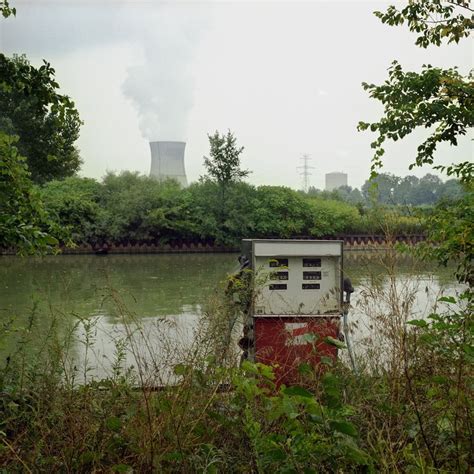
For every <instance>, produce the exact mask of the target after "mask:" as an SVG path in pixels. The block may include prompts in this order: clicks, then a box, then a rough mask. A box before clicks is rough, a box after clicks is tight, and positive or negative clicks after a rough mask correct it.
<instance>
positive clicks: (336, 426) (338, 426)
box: [329, 420, 357, 437]
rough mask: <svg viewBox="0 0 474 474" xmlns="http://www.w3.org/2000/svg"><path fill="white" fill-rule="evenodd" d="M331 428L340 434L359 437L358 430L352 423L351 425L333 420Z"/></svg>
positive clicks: (330, 424)
mask: <svg viewBox="0 0 474 474" xmlns="http://www.w3.org/2000/svg"><path fill="white" fill-rule="evenodd" d="M329 426H330V427H331V428H332V429H333V430H334V431H337V432H339V433H343V434H346V435H349V436H352V437H356V436H357V430H356V428H355V426H354V425H353V424H352V423H349V422H348V421H337V420H333V421H330V422H329Z"/></svg>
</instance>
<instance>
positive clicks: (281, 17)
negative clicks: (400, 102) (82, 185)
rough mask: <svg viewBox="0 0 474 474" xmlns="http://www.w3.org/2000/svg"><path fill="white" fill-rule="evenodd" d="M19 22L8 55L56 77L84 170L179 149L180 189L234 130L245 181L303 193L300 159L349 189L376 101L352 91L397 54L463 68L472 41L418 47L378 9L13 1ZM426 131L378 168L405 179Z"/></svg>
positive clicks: (359, 177) (356, 180)
mask: <svg viewBox="0 0 474 474" xmlns="http://www.w3.org/2000/svg"><path fill="white" fill-rule="evenodd" d="M14 6H16V7H17V17H16V18H9V19H8V20H2V21H1V22H0V46H1V50H2V51H3V52H5V53H6V54H13V53H19V54H21V53H25V54H26V55H27V56H28V58H29V59H30V60H31V61H32V63H33V64H35V65H39V64H40V63H41V60H42V58H45V59H47V60H48V61H50V62H51V63H52V65H53V67H55V69H56V75H57V80H58V82H59V83H60V84H61V90H62V92H63V93H65V94H68V95H69V96H71V97H72V98H73V99H74V101H75V103H76V106H77V108H78V110H79V112H80V114H81V118H82V119H83V120H84V126H83V127H82V129H81V137H80V139H79V142H78V146H79V148H80V151H81V156H82V157H83V159H84V165H83V168H82V171H81V174H82V175H84V176H91V177H95V178H100V177H101V176H103V175H104V174H105V172H106V171H107V170H116V171H120V170H137V171H140V172H142V173H148V170H149V167H150V153H149V147H148V140H184V141H186V142H187V146H186V170H187V175H188V179H189V181H193V180H196V179H197V178H198V177H199V176H200V175H202V174H203V172H204V170H203V167H202V163H203V158H202V157H203V155H206V154H208V149H209V147H208V139H207V134H208V133H213V132H214V131H215V130H216V129H217V130H219V131H221V132H226V131H227V129H231V130H232V131H233V132H234V133H235V135H236V137H237V139H238V144H239V145H243V146H245V151H244V153H243V155H242V156H243V160H242V161H243V163H242V166H243V167H244V168H248V169H250V170H252V171H253V173H252V174H251V175H250V177H249V181H250V182H253V183H254V184H275V185H287V186H291V187H294V188H301V186H302V180H301V176H300V175H299V174H298V171H299V170H297V166H300V165H301V160H300V158H301V156H302V155H303V154H304V153H306V154H309V155H310V156H311V158H312V160H311V162H310V165H311V166H314V169H313V170H312V173H313V174H312V176H311V177H310V182H309V184H310V185H312V186H316V187H319V188H323V187H324V174H325V173H327V172H331V171H344V172H347V173H348V175H349V185H351V186H356V187H359V186H361V185H362V184H363V182H364V181H365V179H367V177H368V174H369V166H370V159H371V151H372V150H371V149H370V142H371V140H372V139H373V138H374V137H373V136H372V135H371V134H370V133H367V132H366V133H359V132H357V130H356V126H357V123H358V121H359V120H365V121H371V120H376V119H377V118H378V117H379V116H380V113H381V108H380V105H379V104H378V103H377V102H375V101H374V100H371V99H370V98H369V97H368V95H367V93H366V92H365V91H363V90H362V87H361V82H362V81H366V82H373V83H381V82H383V81H384V80H385V79H386V77H387V68H388V67H389V66H390V64H391V62H392V60H394V59H397V60H398V61H399V62H400V63H401V64H402V66H403V67H404V69H406V70H410V69H411V70H419V69H420V67H421V65H422V64H426V63H430V64H433V65H436V66H442V67H451V66H455V65H458V66H459V67H460V70H461V72H462V73H465V72H466V71H467V70H469V69H470V68H471V67H472V43H470V42H469V41H468V40H467V41H464V42H461V43H460V44H459V45H450V46H443V47H441V48H435V47H431V48H429V49H427V50H424V49H420V48H417V47H416V46H415V45H414V35H412V34H411V33H409V32H408V31H407V29H406V28H404V27H397V28H391V27H389V26H386V25H383V24H381V23H380V21H379V20H378V19H377V18H376V17H375V16H374V15H373V14H372V12H373V10H374V9H383V8H384V6H386V4H384V3H382V2H378V1H377V2H357V1H352V2H339V1H331V2H329V1H328V2H319V1H314V2H304V3H303V2H302V3H298V2H240V3H239V2H233V3H228V2H205V3H199V2H190V3H182V2H176V3H160V2H154V3H151V2H141V1H137V2H127V1H103V2H90V1H86V0H77V1H63V2H47V1H41V0H37V1H35V2H26V1H16V2H14ZM425 135H426V131H420V132H419V133H417V134H416V135H415V136H413V137H409V138H408V139H406V140H403V142H402V143H400V142H399V143H396V144H394V145H389V146H388V147H387V153H386V155H385V168H384V171H386V172H393V173H395V174H398V175H405V174H416V175H418V176H421V175H424V174H426V173H427V172H430V171H431V170H430V169H429V168H423V169H415V170H413V172H409V171H408V165H409V164H410V163H411V162H413V160H414V156H415V152H416V146H417V145H418V144H419V142H420V140H422V139H423V137H424V136H425ZM470 138H472V137H465V139H464V140H462V142H461V144H460V146H459V147H457V148H452V147H449V146H444V147H442V148H440V150H439V151H438V154H437V157H438V161H439V162H440V163H450V162H452V161H460V160H466V159H472V146H471V143H470V141H469V139H470Z"/></svg>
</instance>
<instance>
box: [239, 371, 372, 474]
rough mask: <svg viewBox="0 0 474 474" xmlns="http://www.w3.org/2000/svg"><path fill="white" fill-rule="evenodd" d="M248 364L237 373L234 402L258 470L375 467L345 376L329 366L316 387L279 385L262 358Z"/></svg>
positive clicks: (289, 470)
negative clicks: (347, 396) (346, 395)
mask: <svg viewBox="0 0 474 474" xmlns="http://www.w3.org/2000/svg"><path fill="white" fill-rule="evenodd" d="M242 369H243V373H242V375H237V376H234V379H233V384H234V386H235V396H234V405H235V406H236V407H237V410H238V412H240V413H241V415H240V418H241V419H242V420H243V430H244V432H245V434H246V436H247V437H248V440H249V445H250V449H251V451H250V454H251V457H252V458H254V459H255V464H256V468H257V471H258V472H270V471H275V472H308V473H316V472H334V471H337V470H344V471H345V470H348V471H356V470H357V469H364V470H365V471H368V472H370V471H372V462H373V461H372V459H371V458H370V456H369V455H368V454H367V453H366V452H365V451H364V450H363V449H362V448H361V447H360V445H359V435H358V431H357V429H356V427H355V426H354V425H353V423H352V422H351V421H350V418H351V416H353V415H354V413H355V410H354V408H353V407H351V406H349V405H346V404H345V403H344V402H343V398H342V385H341V379H340V378H339V377H337V376H335V375H333V374H332V373H330V372H327V373H326V374H324V375H323V376H322V378H321V380H320V386H319V390H318V392H316V393H315V392H314V391H313V390H311V391H310V390H308V389H306V388H303V387H300V386H291V387H285V386H284V385H283V386H281V387H279V388H277V387H276V386H275V384H274V382H273V379H274V375H273V371H272V369H271V368H270V367H268V366H265V365H262V364H258V363H257V364H251V363H249V362H244V364H243V366H242Z"/></svg>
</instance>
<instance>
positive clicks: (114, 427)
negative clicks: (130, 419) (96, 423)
mask: <svg viewBox="0 0 474 474" xmlns="http://www.w3.org/2000/svg"><path fill="white" fill-rule="evenodd" d="M105 426H107V428H108V429H109V430H111V431H120V428H121V427H122V422H121V421H120V418H117V417H116V416H111V417H110V418H107V420H106V422H105Z"/></svg>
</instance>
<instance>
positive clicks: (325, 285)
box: [252, 240, 342, 316]
mask: <svg viewBox="0 0 474 474" xmlns="http://www.w3.org/2000/svg"><path fill="white" fill-rule="evenodd" d="M252 253H253V265H252V266H253V269H254V271H255V274H256V281H257V284H258V282H260V283H261V286H260V289H259V291H258V294H257V296H256V301H255V308H254V314H255V315H256V316H271V315H279V316H282V315H299V316H310V315H311V316H321V315H328V314H341V311H342V307H341V303H342V288H341V277H342V242H340V241H314V240H313V241H312V240H307V241H304V240H256V241H254V242H253V252H252ZM277 258H278V259H283V263H282V265H285V266H280V267H275V266H274V265H275V264H276V260H275V259H277ZM308 258H313V259H319V261H318V263H317V266H304V259H308ZM286 261H287V264H286ZM280 263H281V262H280ZM307 272H308V273H307ZM305 273H306V274H307V277H314V279H305ZM280 277H283V278H280ZM304 286H306V288H304ZM308 286H313V288H308ZM315 287H316V288H315Z"/></svg>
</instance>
